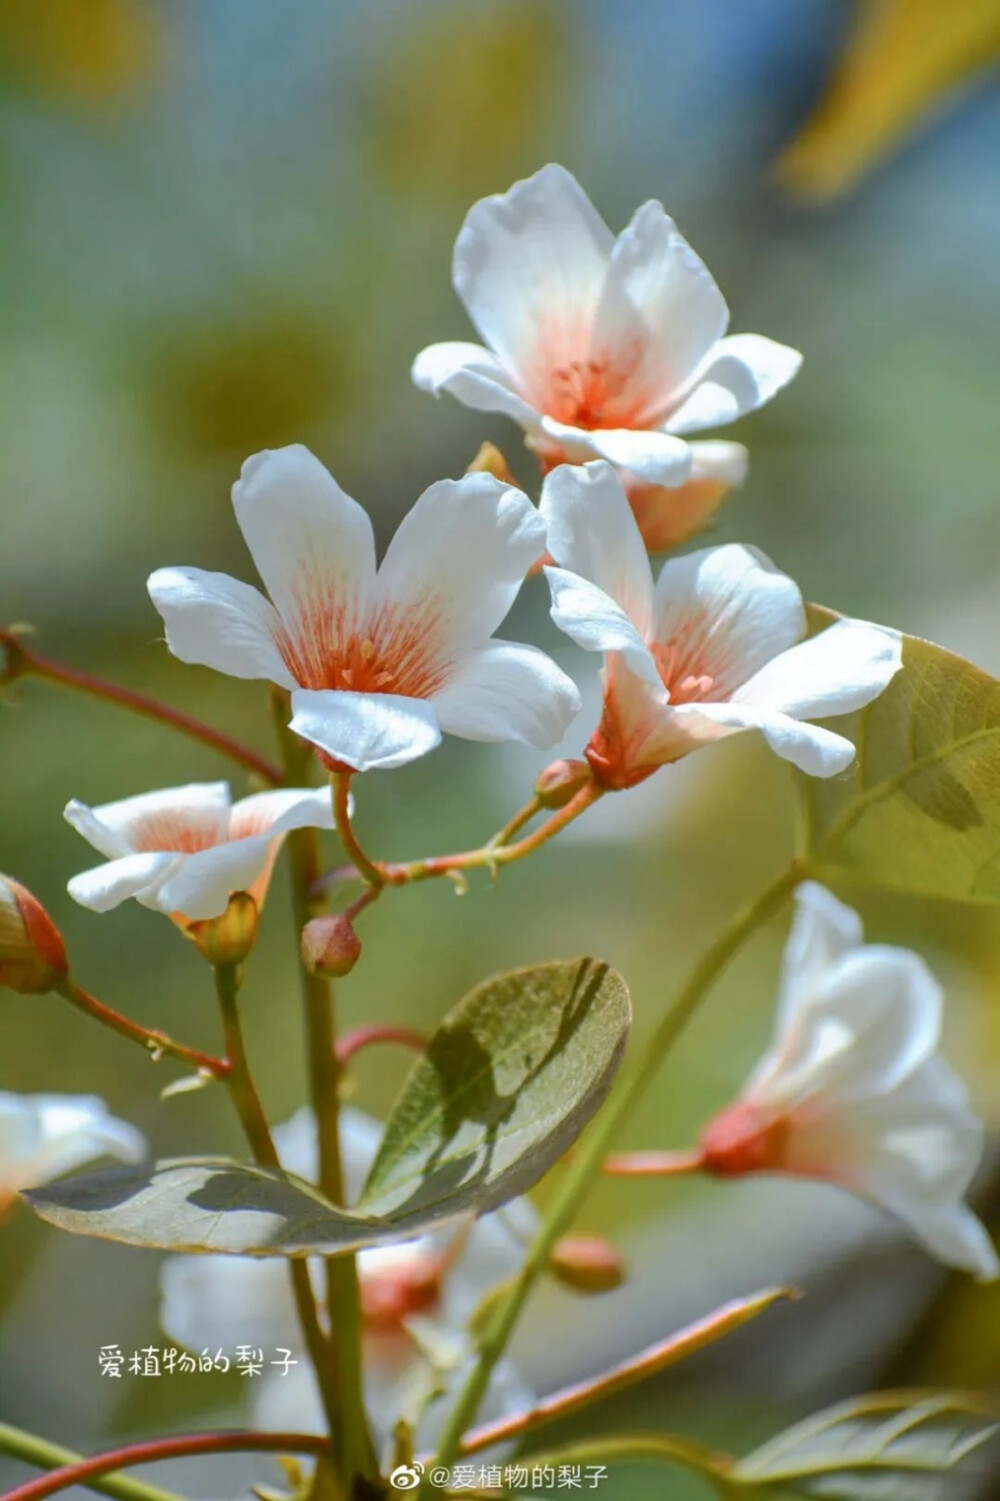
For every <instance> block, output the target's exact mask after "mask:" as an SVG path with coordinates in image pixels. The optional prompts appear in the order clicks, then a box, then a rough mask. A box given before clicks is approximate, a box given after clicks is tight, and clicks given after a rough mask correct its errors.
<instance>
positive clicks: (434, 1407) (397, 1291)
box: [160, 1106, 537, 1449]
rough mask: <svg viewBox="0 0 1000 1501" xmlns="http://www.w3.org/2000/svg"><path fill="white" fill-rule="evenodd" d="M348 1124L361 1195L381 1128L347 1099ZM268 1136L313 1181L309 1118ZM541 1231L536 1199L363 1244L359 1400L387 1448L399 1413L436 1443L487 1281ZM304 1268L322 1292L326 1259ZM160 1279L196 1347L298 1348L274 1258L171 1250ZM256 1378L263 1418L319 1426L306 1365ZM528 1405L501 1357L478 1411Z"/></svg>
mask: <svg viewBox="0 0 1000 1501" xmlns="http://www.w3.org/2000/svg"><path fill="white" fill-rule="evenodd" d="M340 1119H341V1147H342V1151H343V1158H344V1174H345V1180H346V1185H347V1194H348V1198H349V1200H351V1201H353V1200H355V1199H357V1198H358V1197H359V1196H360V1193H361V1189H362V1187H363V1184H364V1181H365V1177H366V1176H367V1173H368V1170H369V1168H370V1167H371V1164H372V1162H373V1161H374V1159H375V1155H376V1153H377V1151H378V1147H379V1142H380V1139H381V1135H382V1132H381V1127H380V1126H379V1125H378V1124H377V1123H376V1122H375V1121H373V1120H372V1119H371V1118H370V1117H369V1116H367V1115H364V1114H362V1112H361V1111H359V1110H356V1109H354V1108H353V1107H352V1106H347V1107H345V1109H344V1110H343V1111H342V1112H341V1117H340ZM274 1140H275V1145H276V1146H277V1148H278V1152H279V1155H280V1157H281V1161H282V1165H283V1166H284V1168H285V1169H286V1170H287V1171H288V1172H291V1173H295V1174H296V1175H297V1176H298V1177H300V1178H305V1179H307V1180H309V1181H314V1180H315V1177H316V1171H317V1145H316V1124H315V1118H314V1116H313V1114H312V1112H311V1111H310V1110H300V1111H298V1112H297V1114H296V1115H294V1116H293V1117H292V1119H291V1120H290V1121H287V1122H286V1123H285V1124H284V1125H281V1126H278V1127H277V1128H276V1129H275V1132H274ZM536 1229H537V1220H536V1217H535V1213H534V1211H533V1209H532V1208H531V1205H530V1204H529V1203H528V1201H527V1200H526V1199H515V1200H514V1201H513V1202H511V1203H509V1204H505V1205H504V1206H503V1208H502V1209H499V1210H496V1211H494V1212H493V1213H491V1214H486V1215H483V1216H482V1217H481V1218H480V1219H477V1220H476V1221H475V1222H474V1223H472V1224H470V1225H467V1226H464V1227H462V1228H460V1229H459V1230H457V1231H455V1230H442V1231H436V1232H434V1233H432V1234H430V1235H424V1236H421V1237H419V1238H418V1239H417V1240H412V1241H407V1242H405V1243H403V1244H400V1245H387V1246H376V1247H372V1248H370V1249H366V1250H363V1251H361V1252H359V1254H358V1258H357V1265H358V1283H359V1293H360V1299H361V1314H362V1324H363V1330H362V1357H363V1362H364V1393H365V1406H366V1409H367V1412H368V1416H369V1419H370V1421H371V1423H372V1427H373V1429H374V1432H375V1436H376V1439H377V1440H378V1442H379V1445H380V1446H381V1445H385V1444H388V1443H389V1441H390V1440H391V1435H392V1431H393V1427H394V1425H395V1423H396V1422H397V1420H398V1419H399V1417H400V1416H407V1417H409V1418H411V1419H412V1420H413V1421H414V1423H415V1426H416V1429H417V1447H418V1448H419V1449H430V1448H433V1446H434V1444H435V1442H436V1440H437V1438H438V1436H439V1434H440V1431H441V1426H442V1421H443V1417H444V1415H445V1414H446V1413H447V1411H448V1407H449V1405H450V1402H452V1401H454V1399H455V1397H456V1396H457V1394H458V1393H459V1392H460V1391H461V1389H462V1386H463V1384H464V1381H465V1379H466V1378H467V1376H468V1374H469V1372H470V1370H471V1368H472V1365H473V1363H474V1360H475V1353H476V1352H475V1346H474V1344H473V1342H472V1339H471V1338H470V1336H469V1334H468V1332H467V1326H468V1323H469V1320H470V1318H471V1316H472V1315H473V1313H474V1312H475V1311H476V1309H477V1308H478V1307H479V1305H480V1304H481V1302H482V1300H483V1299H484V1298H485V1297H486V1295H487V1294H488V1293H489V1292H490V1291H491V1290H492V1289H493V1288H495V1287H496V1286H497V1285H498V1284H500V1283H502V1282H504V1281H505V1280H506V1279H508V1278H510V1277H513V1276H514V1275H515V1274H516V1273H517V1272H518V1271H519V1269H520V1267H521V1266H522V1264H523V1261H524V1256H525V1252H526V1247H527V1246H528V1244H529V1243H530V1241H531V1239H532V1236H533V1235H534V1233H535V1230H536ZM309 1269H310V1274H311V1275H312V1277H313V1282H314V1286H315V1290H316V1295H317V1299H319V1300H322V1295H323V1287H324V1278H323V1266H322V1262H321V1261H318V1260H311V1261H310V1263H309ZM160 1287H161V1292H162V1303H161V1310H160V1319H161V1323H162V1325H163V1328H164V1329H165V1330H166V1332H167V1333H168V1334H169V1335H170V1337H171V1338H172V1339H175V1340H177V1341H178V1342H179V1343H181V1344H184V1345H188V1346H189V1347H190V1348H192V1349H194V1350H201V1349H202V1348H203V1347H204V1346H206V1345H208V1346H210V1347H211V1348H212V1349H215V1348H222V1349H224V1350H225V1349H228V1350H232V1349H234V1348H235V1347H236V1346H237V1345H238V1344H246V1343H247V1342H248V1341H251V1342H252V1343H253V1344H254V1345H260V1346H267V1347H270V1348H272V1349H273V1348H276V1347H287V1348H289V1349H291V1350H293V1351H296V1352H297V1351H298V1350H299V1348H300V1336H299V1332H298V1325H297V1320H296V1314H295V1305H294V1303H293V1301H292V1296H291V1292H290V1289H289V1284H288V1276H287V1272H286V1270H285V1268H284V1267H283V1266H282V1265H281V1263H280V1261H279V1260H277V1259H274V1260H272V1259H269V1258H266V1257H246V1256H225V1257H222V1256H171V1257H168V1258H167V1260H166V1261H165V1262H164V1265H163V1269H162V1272H161V1276H160ZM434 1367H436V1369H435V1368H434ZM254 1386H255V1391H254V1420H255V1423H256V1424H257V1425H258V1426H260V1427H263V1428H269V1429H283V1428H289V1427H294V1428H296V1429H299V1430H302V1429H305V1430H307V1431H309V1432H317V1433H322V1432H323V1431H324V1417H323V1411H322V1406H321V1404H320V1400H319V1395H318V1393H317V1390H316V1384H315V1377H314V1376H313V1373H312V1370H311V1369H310V1367H309V1365H308V1363H307V1362H306V1361H305V1360H304V1359H301V1358H300V1359H299V1361H298V1364H297V1365H296V1366H294V1367H292V1369H291V1370H290V1371H289V1372H288V1373H287V1374H283V1373H281V1372H271V1371H268V1372H266V1373H265V1376H264V1379H263V1380H262V1381H260V1382H259V1383H254ZM442 1388H443V1390H442ZM533 1402H534V1397H533V1394H532V1393H531V1392H530V1391H529V1390H528V1388H527V1387H526V1386H525V1384H524V1381H523V1380H522V1378H521V1377H520V1376H519V1375H518V1373H517V1371H516V1369H515V1368H514V1367H513V1366H512V1365H511V1363H510V1361H508V1360H501V1361H500V1362H499V1363H498V1365H497V1367H496V1369H495V1371H494V1372H493V1375H492V1377H491V1379H490V1384H489V1387H488V1389H487V1392H486V1395H485V1398H484V1402H483V1406H482V1408H481V1410H480V1417H481V1418H482V1419H484V1420H488V1419H490V1418H500V1417H506V1416H508V1415H510V1414H512V1413H515V1412H518V1411H521V1410H522V1409H524V1408H526V1407H530V1406H531V1405H532V1404H533Z"/></svg>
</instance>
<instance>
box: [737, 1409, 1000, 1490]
mask: <svg viewBox="0 0 1000 1501" xmlns="http://www.w3.org/2000/svg"><path fill="white" fill-rule="evenodd" d="M998 1418H1000V1407H998V1406H997V1404H996V1403H990V1402H988V1401H986V1400H980V1399H978V1398H976V1397H966V1396H961V1395H955V1394H952V1393H947V1392H882V1393H878V1394H876V1395H874V1396H868V1397H859V1398H857V1399H856V1400H854V1401H850V1402H841V1403H839V1404H838V1405H837V1406H836V1407H831V1408H828V1409H827V1411H826V1412H822V1413H818V1414H817V1415H816V1416H815V1417H811V1418H807V1419H806V1421H805V1422H803V1423H798V1424H796V1426H795V1427H794V1428H789V1429H788V1430H787V1432H785V1433H783V1434H781V1435H780V1437H778V1438H776V1439H772V1440H771V1442H770V1443H767V1444H765V1445H764V1446H763V1448H760V1449H757V1450H756V1451H755V1452H754V1453H753V1454H751V1455H749V1456H748V1457H747V1458H746V1459H741V1460H739V1461H738V1462H737V1463H736V1464H735V1465H733V1466H732V1467H731V1468H730V1469H729V1470H728V1471H727V1472H726V1476H725V1482H726V1485H727V1486H728V1487H729V1492H731V1493H732V1495H733V1496H734V1497H736V1496H745V1497H746V1498H747V1501H751V1498H753V1501H812V1498H820V1497H821V1498H822V1501H894V1498H898V1501H959V1497H961V1496H963V1495H966V1494H968V1491H967V1487H968V1485H969V1484H970V1483H971V1481H972V1480H973V1478H974V1470H975V1469H976V1468H979V1476H978V1478H979V1479H980V1480H981V1479H982V1469H981V1467H978V1466H976V1465H975V1464H974V1463H970V1460H971V1459H972V1457H973V1456H974V1455H975V1452H976V1451H977V1450H978V1449H980V1448H981V1447H982V1446H983V1445H984V1444H985V1443H987V1442H988V1441H989V1440H990V1439H991V1438H992V1437H993V1436H994V1434H995V1433H996V1432H997V1428H998V1426H1000V1424H998V1422H997V1419H998ZM729 1492H727V1494H728V1493H729Z"/></svg>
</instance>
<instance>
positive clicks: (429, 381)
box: [410, 343, 539, 429]
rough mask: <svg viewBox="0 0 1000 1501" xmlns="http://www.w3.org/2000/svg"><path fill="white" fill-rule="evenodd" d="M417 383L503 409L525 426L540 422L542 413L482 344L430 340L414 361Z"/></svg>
mask: <svg viewBox="0 0 1000 1501" xmlns="http://www.w3.org/2000/svg"><path fill="white" fill-rule="evenodd" d="M410 373H411V376H412V378H413V383H414V385H416V386H419V387H420V389H421V390H422V391H430V392H431V394H432V395H433V396H439V395H440V394H441V392H442V391H447V392H448V394H449V396H454V397H455V398H456V399H457V400H458V401H460V402H462V403H463V405H464V406H467V407H472V409H473V410H474V411H477V412H502V413H503V415H504V416H505V417H513V419H514V421H515V422H519V423H520V424H521V426H522V427H525V428H529V429H533V428H536V427H537V426H538V420H539V418H538V413H537V412H536V411H535V409H534V407H532V406H529V405H528V403H527V402H526V401H525V400H524V399H523V398H522V397H521V396H519V395H518V394H517V392H516V391H515V390H514V389H513V387H512V385H511V378H510V376H509V375H508V374H507V372H506V371H505V370H504V368H503V366H502V365H501V364H500V361H499V360H498V359H497V357H496V355H494V354H491V353H490V351H489V350H488V349H484V348H483V346H482V345H481V344H462V343H450V344H430V345H428V347H427V348H426V349H422V350H421V351H420V353H419V354H418V355H417V357H416V359H415V360H414V362H413V368H412V370H411V372H410Z"/></svg>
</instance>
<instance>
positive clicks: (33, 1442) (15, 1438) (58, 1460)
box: [0, 1423, 181, 1501]
mask: <svg viewBox="0 0 1000 1501" xmlns="http://www.w3.org/2000/svg"><path fill="white" fill-rule="evenodd" d="M0 1454H9V1455H11V1456H12V1458H14V1459H19V1460H21V1462H22V1463H23V1464H27V1465H34V1466H35V1467H36V1468H37V1469H39V1470H59V1469H63V1468H64V1467H65V1466H67V1465H79V1464H83V1463H84V1458H83V1455H82V1454H75V1453H74V1452H73V1450H72V1449H64V1448H63V1446H62V1445H61V1444H53V1443H50V1442H49V1440H48V1439H45V1438H39V1437H38V1435H37V1434H36V1433H25V1431H24V1429H23V1428H15V1427H13V1426H12V1424H10V1423H0ZM80 1484H81V1485H85V1486H86V1487H87V1489H88V1490H91V1491H99V1492H100V1494H101V1495H102V1496H112V1497H114V1498H115V1501H181V1497H179V1496H175V1495H174V1493H173V1492H172V1491H165V1490H161V1489H160V1487H159V1486H156V1485H149V1484H147V1482H146V1481H143V1480H133V1479H132V1478H131V1477H130V1476H128V1475H108V1476H107V1477H105V1478H101V1477H96V1478H94V1479H93V1480H83V1481H81V1482H80Z"/></svg>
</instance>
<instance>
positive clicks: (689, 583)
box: [653, 543, 806, 698]
mask: <svg viewBox="0 0 1000 1501" xmlns="http://www.w3.org/2000/svg"><path fill="white" fill-rule="evenodd" d="M654 611H655V619H654V628H653V634H654V639H655V640H656V641H657V642H659V643H662V644H663V645H665V646H670V645H675V646H676V649H677V661H676V664H675V671H674V673H673V676H674V678H675V680H679V679H681V678H683V677H685V676H688V675H690V676H693V677H701V676H703V675H705V674H708V675H709V676H710V677H711V678H712V679H713V680H714V685H715V686H714V689H713V698H720V697H721V698H729V697H731V696H732V695H733V694H734V693H735V691H736V689H737V688H739V687H740V685H741V684H743V683H745V682H746V681H747V679H748V678H750V677H752V676H753V674H754V673H755V672H758V671H759V669H760V668H761V667H763V666H764V664H765V663H766V662H769V661H770V660H771V658H772V657H775V656H777V655H778V654H779V652H783V651H787V649H788V648H789V647H790V646H792V645H794V643H795V642H796V641H800V640H801V639H802V637H803V636H804V635H805V630H806V615H805V608H804V606H803V603H802V595H801V594H800V593H799V589H798V586H797V585H796V584H795V583H794V582H793V581H792V580H791V579H790V578H788V577H787V576H786V575H785V574H783V573H779V571H778V570H777V569H776V568H775V566H774V564H773V563H772V562H771V561H770V559H769V558H766V557H765V556H764V554H763V553H760V552H758V551H757V550H756V548H751V547H742V546H740V545H739V544H737V543H732V544H730V545H728V546H726V547H707V548H703V549H702V550H701V551H699V552H692V553H688V554H687V556H686V557H683V558H671V559H669V560H668V561H667V562H666V563H665V564H664V566H663V569H662V571H661V573H660V577H659V579H658V580H657V584H656V591H655V596H654Z"/></svg>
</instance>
